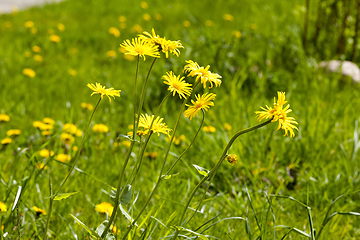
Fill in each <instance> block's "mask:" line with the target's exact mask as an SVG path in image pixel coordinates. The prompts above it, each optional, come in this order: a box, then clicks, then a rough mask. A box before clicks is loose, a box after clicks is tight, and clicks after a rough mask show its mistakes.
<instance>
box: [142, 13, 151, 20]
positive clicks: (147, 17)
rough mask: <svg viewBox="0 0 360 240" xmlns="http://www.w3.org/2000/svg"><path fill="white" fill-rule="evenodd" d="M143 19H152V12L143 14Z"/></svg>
mask: <svg viewBox="0 0 360 240" xmlns="http://www.w3.org/2000/svg"><path fill="white" fill-rule="evenodd" d="M143 19H144V20H145V21H150V20H151V16H150V14H148V13H145V14H144V15H143Z"/></svg>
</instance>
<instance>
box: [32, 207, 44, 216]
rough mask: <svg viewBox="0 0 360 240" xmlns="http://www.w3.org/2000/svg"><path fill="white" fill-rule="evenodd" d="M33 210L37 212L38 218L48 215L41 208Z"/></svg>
mask: <svg viewBox="0 0 360 240" xmlns="http://www.w3.org/2000/svg"><path fill="white" fill-rule="evenodd" d="M32 209H33V210H34V211H35V212H36V214H37V215H38V216H39V215H40V214H44V215H46V211H45V210H43V209H41V208H38V207H36V206H33V208H32Z"/></svg>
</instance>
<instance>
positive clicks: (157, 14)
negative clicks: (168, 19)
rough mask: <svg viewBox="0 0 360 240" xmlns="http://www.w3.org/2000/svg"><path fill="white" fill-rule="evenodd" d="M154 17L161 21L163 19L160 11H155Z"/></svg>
mask: <svg viewBox="0 0 360 240" xmlns="http://www.w3.org/2000/svg"><path fill="white" fill-rule="evenodd" d="M154 18H155V19H156V20H158V21H160V20H161V19H162V16H161V15H160V14H159V13H155V15H154Z"/></svg>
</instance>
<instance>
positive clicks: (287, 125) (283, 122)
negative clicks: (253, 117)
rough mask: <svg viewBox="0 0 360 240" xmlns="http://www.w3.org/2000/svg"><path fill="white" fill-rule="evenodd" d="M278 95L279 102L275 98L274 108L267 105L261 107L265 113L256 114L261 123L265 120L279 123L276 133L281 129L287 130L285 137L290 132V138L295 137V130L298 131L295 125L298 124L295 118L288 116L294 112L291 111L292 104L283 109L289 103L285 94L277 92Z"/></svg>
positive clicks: (257, 112) (258, 112)
mask: <svg viewBox="0 0 360 240" xmlns="http://www.w3.org/2000/svg"><path fill="white" fill-rule="evenodd" d="M277 94H278V100H277V101H276V99H275V97H274V107H273V108H272V107H268V106H267V105H265V108H264V107H260V108H261V109H262V110H263V111H256V112H255V113H256V114H257V115H258V121H259V122H260V121H261V120H263V119H272V121H271V122H276V121H279V125H278V128H277V129H276V131H277V130H279V129H280V128H281V129H284V130H285V134H284V136H287V135H288V132H289V133H290V137H294V136H295V133H294V130H293V129H296V130H298V128H297V127H296V126H295V125H294V124H298V123H297V122H296V121H295V118H293V117H288V116H287V114H288V113H290V112H291V111H292V110H291V109H290V104H288V105H287V106H286V107H285V108H283V106H284V105H285V103H287V101H285V92H277Z"/></svg>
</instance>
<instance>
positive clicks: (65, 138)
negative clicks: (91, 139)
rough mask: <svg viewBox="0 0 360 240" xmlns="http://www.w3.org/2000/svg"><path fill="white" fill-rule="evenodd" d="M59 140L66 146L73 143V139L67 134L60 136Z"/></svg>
mask: <svg viewBox="0 0 360 240" xmlns="http://www.w3.org/2000/svg"><path fill="white" fill-rule="evenodd" d="M60 139H61V141H62V142H64V143H66V144H72V143H73V142H74V141H75V138H74V137H73V136H72V135H71V134H69V133H62V134H60Z"/></svg>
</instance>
